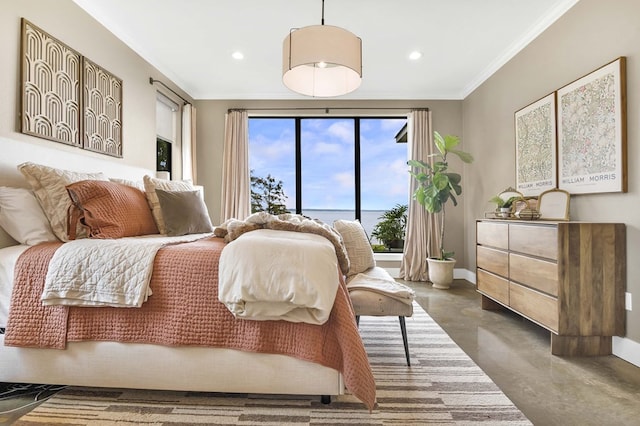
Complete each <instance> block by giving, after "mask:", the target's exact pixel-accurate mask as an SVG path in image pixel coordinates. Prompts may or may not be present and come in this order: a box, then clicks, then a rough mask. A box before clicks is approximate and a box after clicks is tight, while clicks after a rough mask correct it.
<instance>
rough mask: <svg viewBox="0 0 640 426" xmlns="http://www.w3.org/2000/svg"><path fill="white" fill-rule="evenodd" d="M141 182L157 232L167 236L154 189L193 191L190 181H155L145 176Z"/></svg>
mask: <svg viewBox="0 0 640 426" xmlns="http://www.w3.org/2000/svg"><path fill="white" fill-rule="evenodd" d="M142 182H143V183H144V191H145V195H146V196H147V201H148V202H149V207H151V213H152V214H153V219H154V220H155V221H156V225H157V226H158V231H160V233H161V234H164V235H167V227H166V226H165V224H164V218H163V217H162V209H161V208H160V201H159V200H158V194H156V188H157V189H161V190H163V191H193V190H194V188H193V185H191V182H190V181H186V180H183V181H180V180H166V179H156V178H152V177H151V176H149V175H145V176H144V177H143V178H142Z"/></svg>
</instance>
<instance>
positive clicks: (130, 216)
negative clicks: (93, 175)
mask: <svg viewBox="0 0 640 426" xmlns="http://www.w3.org/2000/svg"><path fill="white" fill-rule="evenodd" d="M67 191H68V192H69V196H70V197H71V200H72V202H73V204H74V205H75V207H76V208H77V209H78V219H79V220H80V222H81V223H83V224H84V225H86V226H87V227H88V228H89V237H90V238H123V237H135V236H138V235H149V234H157V233H158V228H157V226H156V223H155V221H154V220H153V216H152V215H151V209H150V208H149V204H148V203H147V198H146V197H145V195H144V193H143V192H142V191H140V190H139V189H137V188H134V187H132V186H128V185H123V184H120V183H116V182H107V181H92V180H85V181H80V182H75V183H72V184H71V185H68V186H67ZM73 222H75V220H73V217H71V218H70V223H71V224H73ZM70 229H74V228H73V226H71V227H70ZM73 237H74V236H73V235H69V238H70V239H73Z"/></svg>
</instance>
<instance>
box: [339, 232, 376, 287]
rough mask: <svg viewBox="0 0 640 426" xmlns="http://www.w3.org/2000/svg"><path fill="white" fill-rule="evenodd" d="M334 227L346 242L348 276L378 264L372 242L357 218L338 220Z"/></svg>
mask: <svg viewBox="0 0 640 426" xmlns="http://www.w3.org/2000/svg"><path fill="white" fill-rule="evenodd" d="M333 227H334V229H335V230H336V231H338V233H339V234H340V236H341V237H342V241H343V242H344V246H345V248H346V249H347V256H349V264H350V267H349V273H348V274H347V275H348V276H352V275H356V274H359V273H361V272H364V271H366V270H367V269H370V268H373V267H374V266H376V261H375V259H374V258H373V250H372V249H371V243H370V242H369V238H367V233H366V232H365V230H364V228H363V227H362V224H361V223H360V222H358V221H357V220H336V221H335V222H333Z"/></svg>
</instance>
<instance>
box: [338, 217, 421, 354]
mask: <svg viewBox="0 0 640 426" xmlns="http://www.w3.org/2000/svg"><path fill="white" fill-rule="evenodd" d="M333 227H334V229H335V230H336V231H337V232H338V233H339V234H340V237H341V238H342V242H343V243H344V247H345V249H346V252H347V256H348V257H349V263H350V268H349V273H348V275H347V289H348V290H349V296H351V303H352V304H353V309H354V311H355V314H356V322H357V323H358V325H359V324H360V317H361V316H397V317H398V319H399V320H400V329H401V331H402V340H403V342H404V352H405V355H406V357H407V365H409V366H411V360H410V358H409V343H408V341H407V328H406V326H405V320H404V318H405V317H410V316H411V315H413V298H414V292H413V290H412V289H410V288H409V287H407V286H405V285H403V284H400V283H398V282H396V280H394V279H393V277H391V275H389V273H388V272H387V271H386V270H384V269H383V268H380V267H378V266H376V261H375V259H374V258H373V250H372V249H371V243H370V242H369V238H368V237H367V233H366V232H365V230H364V228H363V227H362V224H361V223H360V222H358V221H357V220H336V221H335V222H334V223H333Z"/></svg>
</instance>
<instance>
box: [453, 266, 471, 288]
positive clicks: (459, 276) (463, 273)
mask: <svg viewBox="0 0 640 426" xmlns="http://www.w3.org/2000/svg"><path fill="white" fill-rule="evenodd" d="M453 279H454V280H467V281H469V282H470V283H472V284H475V283H476V274H475V273H473V272H471V271H469V270H468V269H462V268H456V269H454V270H453Z"/></svg>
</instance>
